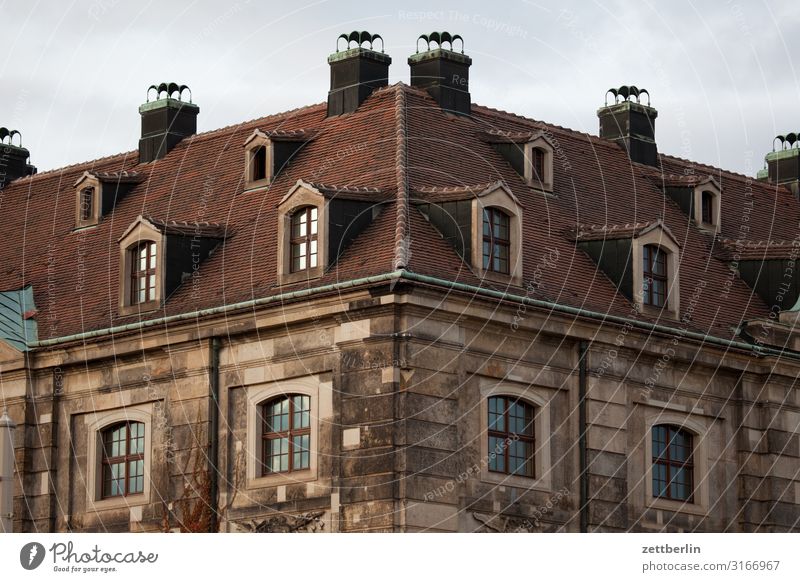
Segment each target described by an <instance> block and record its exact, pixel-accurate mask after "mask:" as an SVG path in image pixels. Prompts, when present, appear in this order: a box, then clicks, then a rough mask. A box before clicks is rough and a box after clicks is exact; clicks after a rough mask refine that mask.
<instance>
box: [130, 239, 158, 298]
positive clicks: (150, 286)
mask: <svg viewBox="0 0 800 582" xmlns="http://www.w3.org/2000/svg"><path fill="white" fill-rule="evenodd" d="M130 252H131V253H132V256H131V262H130V265H131V305H136V304H140V303H148V302H150V301H154V300H155V299H156V267H157V264H158V263H157V254H156V243H154V242H152V241H144V242H141V243H139V244H138V245H136V246H135V247H133V248H132V249H131V251H130Z"/></svg>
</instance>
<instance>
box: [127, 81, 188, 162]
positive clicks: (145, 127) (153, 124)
mask: <svg viewBox="0 0 800 582" xmlns="http://www.w3.org/2000/svg"><path fill="white" fill-rule="evenodd" d="M150 91H155V96H156V98H155V100H154V101H150ZM184 92H188V93H189V101H188V102H187V101H184V100H183V94H184ZM199 112H200V108H199V107H198V106H197V105H194V104H193V103H192V91H191V89H189V87H187V86H186V85H178V84H176V83H161V84H160V85H150V87H149V88H148V89H147V102H146V103H144V104H143V105H140V106H139V114H140V115H141V116H142V137H141V139H140V140H139V163H142V164H143V163H147V162H152V161H153V160H160V159H161V158H163V157H164V156H166V155H167V154H168V153H169V152H170V150H171V149H172V148H174V147H175V146H176V145H178V144H179V143H180V142H181V140H183V138H185V137H189V136H190V135H194V134H195V133H197V114H198V113H199Z"/></svg>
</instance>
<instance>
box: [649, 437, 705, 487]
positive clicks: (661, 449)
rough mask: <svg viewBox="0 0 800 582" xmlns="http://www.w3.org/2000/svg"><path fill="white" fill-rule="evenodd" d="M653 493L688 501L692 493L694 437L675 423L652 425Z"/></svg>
mask: <svg viewBox="0 0 800 582" xmlns="http://www.w3.org/2000/svg"><path fill="white" fill-rule="evenodd" d="M652 439H653V444H652V453H653V459H652V463H653V473H652V474H653V497H654V498H661V499H672V500H675V501H688V502H692V500H693V497H694V481H695V479H694V442H693V441H694V439H693V435H692V433H691V432H689V431H688V430H686V429H684V428H681V427H679V426H676V425H671V424H657V425H655V426H653V429H652Z"/></svg>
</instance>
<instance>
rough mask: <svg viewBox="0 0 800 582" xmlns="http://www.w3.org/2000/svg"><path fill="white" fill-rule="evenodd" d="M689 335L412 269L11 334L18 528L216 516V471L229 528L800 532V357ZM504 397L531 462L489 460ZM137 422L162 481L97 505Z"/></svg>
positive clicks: (138, 526) (92, 527)
mask: <svg viewBox="0 0 800 582" xmlns="http://www.w3.org/2000/svg"><path fill="white" fill-rule="evenodd" d="M521 313H522V315H521ZM515 318H516V319H515ZM623 331H624V333H623ZM215 337H216V338H219V345H220V347H219V353H218V362H219V365H218V366H217V365H215V358H214V349H215V348H214V345H215V344H214V342H213V340H212V338H215ZM677 339H678V336H673V337H670V336H667V335H656V334H654V333H650V332H646V331H644V330H641V329H638V328H636V327H631V328H624V327H623V326H620V325H612V324H608V323H605V324H600V323H599V322H598V321H595V320H593V319H592V318H590V317H574V316H567V315H565V314H560V313H558V312H556V311H547V310H542V309H536V308H533V307H526V308H525V309H524V313H523V312H521V311H520V306H519V305H515V304H513V303H510V302H498V301H496V300H493V299H491V298H488V297H475V296H468V295H467V294H459V293H454V292H444V291H442V290H438V289H433V288H430V287H427V286H422V285H416V284H413V283H411V282H406V283H403V284H397V285H394V286H393V287H392V288H389V287H386V286H372V287H371V288H369V287H368V286H365V287H364V288H362V289H352V290H350V291H345V292H340V294H338V295H336V296H327V297H326V296H324V295H322V294H319V295H312V296H311V297H310V298H308V299H306V300H304V301H300V302H295V303H284V304H283V305H280V306H265V307H263V308H260V309H258V310H256V311H252V310H245V311H242V312H238V313H237V312H231V313H227V314H225V316H224V317H223V316H218V317H212V316H208V317H206V318H204V319H202V320H199V321H198V320H191V321H187V322H186V323H183V324H172V325H170V326H169V328H163V327H161V328H159V327H152V328H144V329H140V330H136V331H132V332H130V333H128V334H127V335H126V334H116V335H114V337H113V338H112V337H111V336H108V335H102V334H99V335H97V337H95V338H93V339H92V340H91V341H87V342H86V343H83V342H73V343H71V344H70V343H66V344H58V345H54V346H52V347H47V348H40V349H38V350H34V351H31V352H27V354H25V355H23V354H22V353H20V352H15V351H13V350H10V349H4V350H3V352H2V358H0V359H2V374H1V376H0V379H2V387H3V393H4V395H5V398H6V403H7V405H8V408H9V413H10V415H11V417H12V419H13V420H14V421H15V422H16V423H17V425H18V427H17V430H16V434H15V437H16V455H17V466H18V468H19V471H18V473H17V475H16V476H17V481H16V495H15V503H14V521H13V523H14V530H15V531H26V532H30V531H164V530H176V529H181V527H182V526H183V528H184V529H192V528H193V527H195V526H197V524H201V525H202V527H206V525H207V523H206V522H204V521H203V519H202V516H203V515H204V514H203V511H202V510H201V509H199V508H202V507H203V506H205V505H206V504H207V502H208V501H209V500H211V496H210V494H209V493H208V491H209V489H207V487H208V486H209V483H210V482H211V481H212V480H213V475H215V474H216V472H215V471H214V470H213V467H214V465H215V464H216V465H217V466H218V468H219V472H218V478H217V487H218V491H219V495H218V501H217V502H216V504H215V505H216V507H217V508H218V521H219V523H218V528H219V530H220V531H259V532H270V531H316V532H352V531H383V532H404V531H405V532H414V531H529V532H552V531H572V532H575V531H579V530H580V529H581V523H582V521H583V522H584V523H585V527H586V529H588V530H590V531H700V532H720V531H735V532H752V531H789V530H796V529H797V523H798V520H799V519H800V477H799V476H798V466H800V459H799V457H800V451H799V450H798V449H799V446H800V435H798V423H799V422H800V401H798V391H797V388H796V385H795V378H796V377H797V374H798V364H799V363H800V362H798V361H797V360H796V359H793V358H788V357H784V358H776V357H772V356H758V357H757V356H754V355H753V354H752V353H750V352H748V351H747V350H746V349H745V348H744V347H742V346H736V345H728V346H721V345H720V346H717V345H712V344H706V345H701V344H700V343H698V342H694V341H689V340H686V339H681V340H680V341H676V340H677ZM582 344H583V345H585V346H586V350H587V351H586V357H585V360H584V364H585V382H586V383H585V386H584V389H585V391H586V402H585V418H586V427H585V455H586V457H585V463H586V467H587V473H586V479H587V480H586V483H585V487H586V491H587V493H588V501H587V503H586V504H585V507H584V509H583V514H582V511H581V505H582V504H581V478H580V474H581V451H582V449H581V438H580V435H581V433H582V432H583V431H582V427H581V415H580V408H581V406H580V392H581V385H580V383H581V377H582V376H581V373H580V369H581V363H580V354H581V351H580V350H581V345H582ZM215 374H216V375H218V384H219V407H218V415H219V422H218V427H219V430H218V432H217V434H210V427H211V426H213V425H212V424H211V419H212V416H213V415H214V414H215V411H216V406H214V403H213V399H212V391H211V386H212V385H213V383H212V382H211V380H212V375H215ZM295 389H297V390H305V391H307V393H308V394H310V395H311V398H312V402H313V404H312V410H313V412H314V414H313V417H314V418H313V420H312V423H313V424H314V428H312V444H311V448H312V452H311V453H312V462H311V466H312V470H311V471H310V473H308V474H305V475H304V476H302V477H297V478H295V477H294V476H293V475H292V474H291V473H289V474H287V475H285V476H281V475H277V476H271V477H267V478H264V477H260V476H259V475H258V473H257V472H256V471H255V466H256V463H257V454H256V452H255V450H254V447H256V446H257V445H256V442H257V439H258V438H259V437H258V430H259V429H258V427H256V426H253V424H254V423H255V414H254V412H253V408H254V406H255V405H256V404H257V403H258V402H259V398H262V397H267V396H268V395H269V394H273V393H281V392H283V391H294V390H295ZM496 393H508V394H518V395H521V396H522V397H524V398H525V399H527V400H528V401H530V402H531V403H533V404H534V405H535V406H536V407H537V411H538V414H539V416H537V419H536V426H537V441H536V467H537V471H536V475H537V478H536V479H526V478H522V477H506V478H503V476H502V475H497V474H490V473H489V472H488V471H487V459H486V456H487V444H486V440H487V437H486V429H487V427H486V420H485V417H486V415H485V405H484V403H485V400H486V398H487V395H488V394H496ZM115 415H116V416H115ZM120 415H121V416H120ZM137 415H138V416H137ZM126 417H128V418H141V419H143V420H144V422H145V424H146V426H147V434H148V437H147V449H146V457H147V459H148V463H147V470H146V483H147V484H146V486H145V494H144V495H140V496H133V497H129V498H122V499H120V500H100V499H99V498H98V496H97V492H96V484H95V481H94V480H96V474H97V468H96V465H97V458H96V457H97V455H96V454H95V453H94V452H93V451H92V447H93V446H96V444H95V443H96V442H97V441H96V439H97V430H98V428H99V427H102V426H104V425H105V424H106V423H107V421H108V419H113V418H126ZM655 419H660V420H661V421H664V420H667V421H670V422H674V423H677V424H680V425H683V426H686V427H688V428H689V429H690V430H692V431H693V432H694V433H695V434H696V437H695V442H696V445H695V451H694V455H695V459H694V460H695V481H696V488H695V499H694V503H691V504H681V503H678V502H674V501H672V502H670V501H667V500H659V499H656V500H654V499H652V498H651V497H650V496H649V495H648V492H649V490H650V487H651V485H650V478H651V477H650V475H649V468H650V464H651V462H650V460H649V458H648V455H649V453H650V451H649V444H648V442H649V439H650V432H649V430H650V426H651V425H652V424H653V422H654V421H655ZM214 439H216V441H217V444H218V460H217V462H216V463H214V462H213V461H214V460H213V459H211V458H210V455H211V452H212V451H213V450H214V449H212V447H211V443H212V441H213V440H214ZM211 490H212V491H213V489H211ZM205 515H206V518H208V514H205ZM193 524H194V525H193ZM209 527H211V526H209Z"/></svg>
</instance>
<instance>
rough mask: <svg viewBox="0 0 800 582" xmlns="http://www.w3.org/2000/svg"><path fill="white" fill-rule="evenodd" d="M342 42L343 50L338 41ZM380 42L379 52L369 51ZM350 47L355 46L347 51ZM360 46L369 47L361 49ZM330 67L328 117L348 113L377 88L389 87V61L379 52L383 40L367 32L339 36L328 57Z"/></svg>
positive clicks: (390, 62)
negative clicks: (343, 42)
mask: <svg viewBox="0 0 800 582" xmlns="http://www.w3.org/2000/svg"><path fill="white" fill-rule="evenodd" d="M342 39H344V41H345V43H347V44H346V45H345V48H344V50H339V41H340V40H342ZM377 40H380V41H381V52H377V51H375V50H373V48H374V43H375V41H377ZM352 43H356V44H355V46H353V47H351V45H352ZM364 43H367V44H368V45H369V48H365V47H364V46H362V45H364ZM328 64H329V65H330V66H331V90H330V91H328V117H331V116H334V115H342V114H343V113H352V112H353V111H355V110H356V109H358V107H359V105H361V104H362V103H363V102H364V100H365V99H366V98H367V97H369V96H370V94H371V93H372V92H373V91H374V90H375V89H378V88H379V87H385V86H386V85H388V84H389V65H391V64H392V59H391V58H390V57H389V55H387V54H385V53H384V52H383V38H381V36H380V35H378V34H370V33H368V32H367V31H362V32H358V31H355V30H354V31H353V32H351V33H350V34H341V35H339V38H337V39H336V52H335V53H333V54H332V55H330V56H329V57H328Z"/></svg>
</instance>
